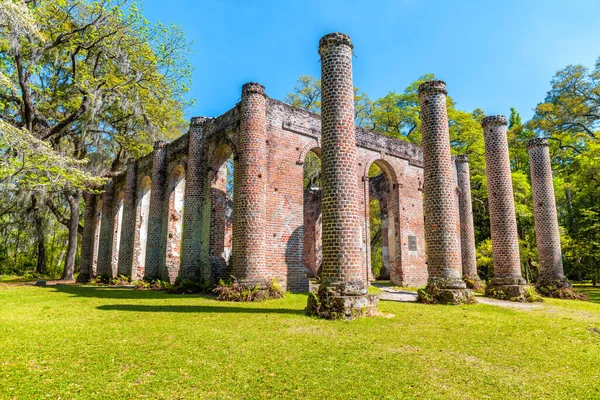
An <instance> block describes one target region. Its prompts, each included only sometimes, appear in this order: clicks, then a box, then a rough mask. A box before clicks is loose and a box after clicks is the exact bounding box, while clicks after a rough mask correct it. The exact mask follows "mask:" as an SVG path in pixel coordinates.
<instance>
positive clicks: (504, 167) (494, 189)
mask: <svg viewBox="0 0 600 400" xmlns="http://www.w3.org/2000/svg"><path fill="white" fill-rule="evenodd" d="M481 124H482V126H483V131H484V141H485V161H486V175H487V181H488V207H489V213H490V229H491V233H492V254H493V256H494V279H493V280H492V283H491V284H490V285H488V286H487V289H486V290H487V292H488V293H493V290H495V289H497V290H501V291H503V292H504V293H505V294H507V295H509V296H511V297H516V296H520V295H522V293H523V289H522V288H521V287H522V286H523V285H525V283H526V282H525V280H524V279H523V277H522V275H521V259H520V256H519V237H518V234H517V219H516V213H515V202H514V194H513V186H512V176H511V171H510V158H509V154H508V139H507V137H506V128H507V121H506V117H504V116H502V115H495V116H489V117H485V118H484V119H483V120H482V122H481Z"/></svg>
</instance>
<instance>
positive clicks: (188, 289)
mask: <svg viewBox="0 0 600 400" xmlns="http://www.w3.org/2000/svg"><path fill="white" fill-rule="evenodd" d="M212 288H213V285H212V284H210V283H209V282H205V283H197V282H194V281H191V280H189V279H183V280H181V281H180V282H179V283H177V284H176V285H175V286H173V288H172V289H170V290H168V291H167V292H168V293H170V294H193V293H210V292H212Z"/></svg>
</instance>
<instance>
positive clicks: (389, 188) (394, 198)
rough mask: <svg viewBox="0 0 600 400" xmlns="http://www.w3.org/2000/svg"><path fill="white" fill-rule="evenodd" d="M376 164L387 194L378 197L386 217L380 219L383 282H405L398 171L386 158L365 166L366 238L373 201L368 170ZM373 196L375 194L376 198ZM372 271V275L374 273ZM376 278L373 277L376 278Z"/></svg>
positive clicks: (373, 160) (368, 231) (374, 160)
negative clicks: (403, 280) (388, 280)
mask: <svg viewBox="0 0 600 400" xmlns="http://www.w3.org/2000/svg"><path fill="white" fill-rule="evenodd" d="M373 164H376V165H377V166H378V167H379V168H380V169H381V171H382V173H383V176H384V179H385V184H386V192H385V193H383V194H381V193H379V194H378V197H379V198H378V200H379V201H380V207H381V208H380V210H381V212H382V214H385V219H384V218H383V215H382V219H381V224H382V238H381V245H382V262H383V263H384V267H385V268H384V270H383V276H382V277H383V278H384V279H391V280H392V282H394V283H398V282H401V281H402V276H403V273H404V271H403V270H402V257H401V241H400V237H401V234H400V230H401V225H400V197H399V196H400V194H399V185H398V178H397V173H396V170H395V169H394V167H393V165H392V164H390V163H389V162H388V161H387V160H386V159H385V155H383V154H382V155H379V156H375V157H371V158H370V159H369V161H368V162H367V163H366V164H365V170H364V178H365V179H363V180H364V182H365V184H366V185H365V196H366V198H367V199H368V201H366V202H365V224H366V225H367V226H366V228H365V235H366V237H367V238H370V233H371V228H370V207H369V204H370V200H371V195H372V193H371V182H370V179H369V169H370V168H371V166H372V165H373ZM373 195H374V194H373ZM366 247H367V259H368V262H369V266H371V257H372V255H371V246H370V243H367V244H366ZM371 271H372V270H371V269H369V272H370V273H371ZM373 278H374V277H373Z"/></svg>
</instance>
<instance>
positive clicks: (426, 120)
mask: <svg viewBox="0 0 600 400" xmlns="http://www.w3.org/2000/svg"><path fill="white" fill-rule="evenodd" d="M446 95H447V91H446V84H445V83H444V82H442V81H429V82H425V83H422V84H421V85H420V86H419V103H420V105H421V134H422V135H423V139H422V147H423V167H424V178H423V199H424V207H423V208H424V212H425V245H426V248H425V252H426V254H427V268H428V272H429V280H428V284H427V288H426V290H425V291H426V292H429V293H430V294H431V296H432V297H433V299H428V298H426V297H425V298H421V297H420V300H421V301H433V302H436V303H450V304H460V303H471V302H474V297H473V294H472V292H471V291H470V290H468V289H466V285H465V283H464V282H463V281H462V279H461V278H462V265H461V254H460V237H459V232H458V225H457V221H458V220H459V214H458V207H457V202H456V181H455V178H454V166H453V162H452V158H451V155H450V132H449V128H448V114H447V110H446Z"/></svg>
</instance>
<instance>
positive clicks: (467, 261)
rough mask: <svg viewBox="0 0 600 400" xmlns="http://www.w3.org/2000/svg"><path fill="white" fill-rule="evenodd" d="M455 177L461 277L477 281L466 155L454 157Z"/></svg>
mask: <svg viewBox="0 0 600 400" xmlns="http://www.w3.org/2000/svg"><path fill="white" fill-rule="evenodd" d="M455 161H456V177H457V182H458V189H459V203H458V210H459V214H460V249H461V255H462V257H461V259H462V274H463V277H465V278H468V279H469V280H472V281H479V280H480V279H479V275H477V253H476V250H475V249H476V247H475V228H474V225H473V203H472V199H471V174H470V171H469V157H468V156H467V155H466V154H462V155H458V156H456V159H455Z"/></svg>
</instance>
